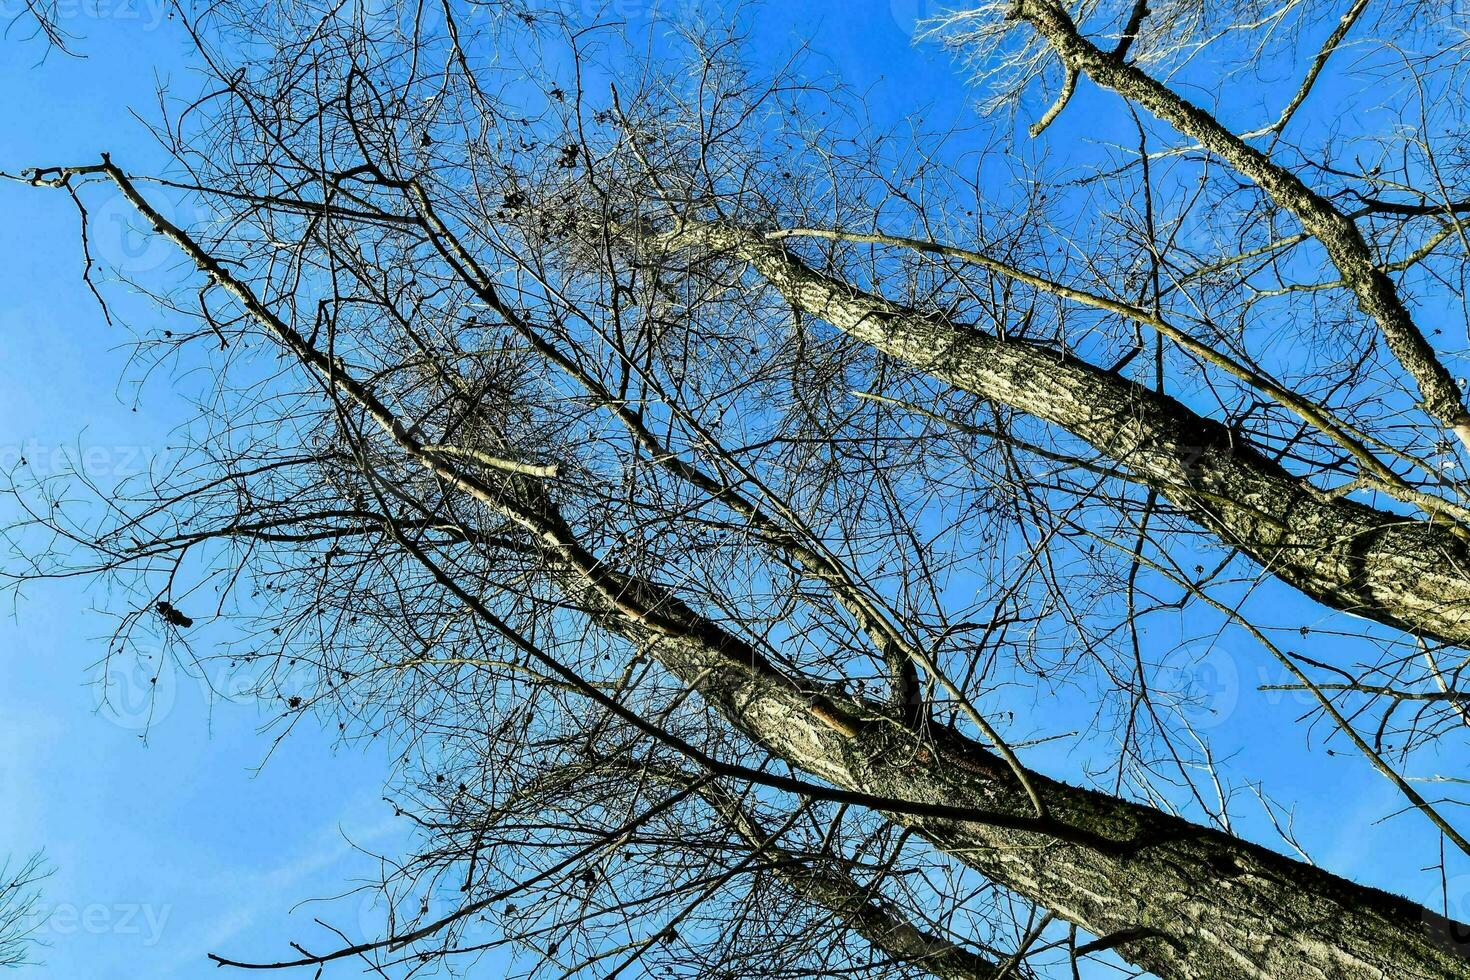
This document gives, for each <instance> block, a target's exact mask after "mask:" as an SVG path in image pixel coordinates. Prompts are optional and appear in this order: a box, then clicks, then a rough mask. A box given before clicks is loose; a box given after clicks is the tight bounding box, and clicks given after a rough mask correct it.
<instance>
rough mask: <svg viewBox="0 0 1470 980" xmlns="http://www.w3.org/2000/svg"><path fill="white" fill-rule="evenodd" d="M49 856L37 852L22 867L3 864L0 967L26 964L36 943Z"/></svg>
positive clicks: (48, 872) (1, 866)
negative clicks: (39, 910)
mask: <svg viewBox="0 0 1470 980" xmlns="http://www.w3.org/2000/svg"><path fill="white" fill-rule="evenodd" d="M50 873H51V872H50V869H49V868H48V867H47V866H46V862H45V859H44V858H42V856H41V855H39V854H33V855H31V856H30V857H29V858H27V859H26V860H25V861H23V862H21V863H20V864H19V866H14V867H13V866H12V864H11V862H10V861H8V860H7V861H5V862H4V863H3V864H0V967H3V966H9V967H16V966H26V965H27V964H29V963H32V962H34V960H33V959H32V958H31V954H32V951H33V950H34V948H35V945H36V937H35V932H36V927H37V925H38V924H39V923H38V922H37V920H36V903H37V902H38V901H40V897H41V896H40V892H39V890H38V888H37V886H38V885H39V884H40V883H41V882H42V881H43V880H44V879H45V878H46V877H47V876H48V875H49V874H50Z"/></svg>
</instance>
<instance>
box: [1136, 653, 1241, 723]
mask: <svg viewBox="0 0 1470 980" xmlns="http://www.w3.org/2000/svg"><path fill="white" fill-rule="evenodd" d="M1149 694H1150V697H1152V698H1153V699H1154V703H1155V704H1160V705H1165V706H1167V707H1169V708H1171V709H1172V710H1173V711H1174V713H1175V714H1176V715H1177V716H1178V717H1179V718H1180V719H1182V720H1183V721H1184V722H1185V723H1186V724H1188V725H1189V726H1190V727H1191V728H1195V729H1208V728H1214V727H1216V726H1218V725H1221V724H1224V723H1225V721H1226V720H1227V719H1229V717H1230V716H1231V715H1232V714H1234V712H1235V707H1236V705H1237V704H1239V702H1240V670H1239V668H1238V667H1236V664H1235V658H1234V657H1232V656H1230V654H1228V653H1227V652H1225V650H1223V649H1222V648H1221V647H1219V646H1218V645H1215V644H1208V645H1206V644H1199V643H1186V644H1184V645H1183V646H1180V647H1177V648H1176V649H1174V650H1173V651H1171V652H1170V653H1169V654H1168V655H1167V656H1165V657H1164V659H1163V661H1162V662H1161V663H1160V664H1159V665H1158V667H1157V669H1155V671H1154V674H1153V677H1152V678H1150V680H1149Z"/></svg>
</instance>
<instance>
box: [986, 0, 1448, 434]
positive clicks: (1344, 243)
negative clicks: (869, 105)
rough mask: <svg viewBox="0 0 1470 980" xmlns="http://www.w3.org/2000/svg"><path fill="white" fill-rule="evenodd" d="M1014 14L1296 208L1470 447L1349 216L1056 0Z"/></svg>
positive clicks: (1427, 348) (1440, 375) (1433, 365)
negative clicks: (1094, 37)
mask: <svg viewBox="0 0 1470 980" xmlns="http://www.w3.org/2000/svg"><path fill="white" fill-rule="evenodd" d="M1012 16H1014V17H1015V18H1016V19H1018V20H1022V21H1024V22H1026V23H1027V24H1029V25H1031V27H1033V28H1034V29H1035V30H1036V32H1037V33H1038V34H1040V35H1041V36H1042V37H1044V38H1046V40H1047V42H1048V43H1049V44H1051V46H1052V48H1053V49H1054V50H1055V51H1056V53H1057V55H1058V56H1059V57H1060V58H1061V59H1062V62H1063V63H1064V64H1065V65H1066V66H1067V70H1068V72H1069V73H1076V72H1080V73H1081V74H1083V75H1085V76H1087V77H1088V78H1090V79H1092V80H1093V81H1094V82H1096V83H1097V84H1099V85H1101V86H1103V87H1105V88H1109V89H1112V90H1113V91H1115V92H1117V93H1118V94H1119V95H1122V96H1124V97H1125V98H1128V99H1132V100H1133V101H1135V102H1137V103H1138V104H1139V105H1142V106H1143V107H1144V108H1146V109H1147V110H1148V111H1149V112H1151V113H1153V114H1154V115H1155V116H1157V117H1158V118H1160V119H1162V120H1164V121H1165V122H1168V123H1169V124H1170V125H1171V126H1173V127H1174V128H1175V129H1177V130H1178V131H1179V132H1181V133H1183V134H1185V135H1186V136H1189V137H1190V138H1192V139H1195V140H1197V141H1198V142H1199V144H1200V145H1201V146H1203V147H1204V148H1205V149H1207V150H1209V151H1210V152H1211V153H1214V154H1216V155H1217V156H1219V157H1220V158H1221V159H1223V160H1225V161H1226V162H1227V163H1229V164H1230V165H1231V166H1232V167H1234V168H1235V169H1236V170H1237V171H1239V172H1240V173H1241V174H1242V175H1243V176H1245V177H1246V178H1247V179H1249V180H1250V181H1252V182H1253V183H1255V184H1256V186H1258V187H1260V188H1261V189H1262V190H1263V191H1265V192H1266V194H1267V195H1268V196H1269V197H1270V198H1271V200H1272V201H1273V202H1275V204H1276V205H1277V206H1279V207H1281V208H1284V209H1285V210H1287V211H1289V212H1290V213H1291V214H1293V215H1294V216H1295V217H1296V219H1297V220H1298V221H1300V222H1301V225H1302V228H1303V229H1305V230H1306V231H1307V232H1308V233H1309V234H1311V235H1312V237H1314V238H1316V239H1317V241H1319V242H1320V243H1321V244H1322V247H1323V249H1324V250H1325V251H1326V252H1327V255H1328V257H1329V258H1330V259H1331V260H1332V264H1333V265H1334V266H1336V267H1337V271H1338V272H1339V273H1340V274H1341V276H1342V281H1343V283H1344V284H1345V285H1346V286H1347V287H1348V288H1349V289H1351V290H1352V292H1353V294H1354V296H1356V298H1357V301H1358V306H1359V308H1360V309H1361V310H1362V311H1363V312H1364V313H1366V314H1367V315H1368V316H1370V317H1372V319H1373V320H1374V322H1375V323H1377V324H1378V328H1379V329H1380V330H1381V331H1382V332H1383V338H1384V340H1385V341H1387V343H1388V347H1389V349H1390V350H1391V351H1393V354H1394V356H1395V357H1396V358H1398V361H1399V363H1400V364H1402V365H1403V367H1404V370H1406V371H1407V372H1408V373H1409V375H1410V376H1411V377H1412V378H1413V379H1414V381H1415V383H1416V384H1417V385H1418V387H1419V394H1420V396H1421V397H1422V398H1423V403H1424V409H1425V411H1426V412H1428V413H1429V414H1430V415H1431V416H1433V417H1434V418H1435V419H1437V420H1438V421H1439V422H1440V423H1441V424H1442V425H1444V426H1445V427H1446V428H1447V429H1450V430H1451V431H1453V432H1454V433H1455V434H1456V435H1457V436H1458V437H1459V438H1460V440H1461V441H1462V442H1464V443H1465V445H1466V446H1467V448H1470V414H1467V413H1466V411H1465V405H1464V402H1463V399H1462V396H1461V394H1460V389H1459V387H1458V386H1457V385H1456V384H1455V379H1454V378H1453V377H1452V376H1451V375H1450V372H1449V370H1448V369H1447V368H1446V367H1445V366H1444V364H1442V363H1441V362H1440V360H1439V356H1438V355H1437V354H1436V352H1435V350H1434V347H1433V346H1432V345H1431V344H1430V343H1429V341H1428V339H1427V338H1426V337H1425V336H1424V332H1423V331H1422V330H1420V329H1419V327H1418V325H1417V324H1415V323H1414V319H1413V317H1412V316H1411V315H1410V313H1409V310H1408V308H1407V307H1406V306H1405V305H1404V302H1403V300H1402V299H1401V298H1400V296H1399V294H1398V290H1397V289H1396V288H1395V287H1394V284H1393V282H1392V281H1391V280H1390V279H1389V278H1388V276H1387V274H1385V273H1384V271H1383V270H1382V269H1380V268H1379V267H1378V264H1377V262H1376V261H1375V259H1374V257H1373V252H1372V250H1371V249H1370V248H1369V247H1368V243H1367V242H1366V241H1365V240H1364V238H1363V235H1362V233H1361V232H1360V231H1359V230H1358V226H1357V224H1356V223H1355V222H1354V221H1353V219H1352V218H1350V217H1348V216H1347V215H1345V214H1343V213H1342V212H1341V211H1339V210H1338V209H1337V208H1336V207H1334V206H1333V205H1332V203H1331V202H1330V201H1328V200H1327V199H1326V198H1324V197H1323V196H1322V195H1320V194H1318V193H1317V192H1315V191H1313V190H1312V189H1311V188H1310V187H1308V186H1307V185H1306V184H1305V183H1303V182H1302V180H1301V179H1300V178H1299V177H1297V176H1296V174H1294V173H1292V172H1291V171H1290V170H1287V169H1286V168H1285V167H1282V166H1281V165H1280V164H1277V163H1276V162H1274V161H1273V160H1272V159H1271V158H1270V157H1268V156H1267V155H1266V154H1265V153H1262V152H1261V151H1260V150H1257V149H1256V148H1255V147H1252V146H1251V145H1250V144H1248V143H1246V142H1245V141H1244V140H1243V139H1241V138H1239V137H1238V136H1236V135H1235V134H1234V133H1232V132H1230V131H1229V130H1228V129H1226V128H1225V127H1224V126H1222V125H1221V124H1220V123H1219V121H1218V120H1216V119H1215V117H1214V116H1212V115H1210V113H1208V112H1206V111H1205V110H1204V109H1201V108H1200V107H1199V106H1196V105H1194V104H1193V103H1191V102H1189V101H1188V100H1186V99H1184V98H1183V97H1181V96H1180V95H1179V94H1178V93H1176V92H1174V91H1173V90H1172V89H1170V88H1169V87H1168V86H1166V85H1164V84H1162V83H1161V82H1159V81H1158V80H1157V79H1154V78H1152V77H1150V76H1149V75H1147V74H1146V73H1144V72H1143V71H1141V70H1140V69H1138V68H1137V67H1135V66H1133V65H1130V64H1128V63H1127V62H1126V61H1125V60H1124V59H1123V58H1120V57H1117V56H1116V55H1115V54H1113V53H1112V52H1108V51H1104V50H1103V49H1101V48H1099V47H1098V46H1097V45H1095V44H1093V43H1092V42H1091V41H1089V40H1088V39H1086V38H1085V37H1083V36H1082V35H1081V34H1080V33H1079V32H1078V30H1077V27H1076V25H1075V24H1074V23H1073V21H1072V18H1071V16H1070V15H1068V13H1067V10H1066V8H1065V7H1063V6H1062V5H1061V4H1060V3H1057V2H1056V0H1018V2H1017V3H1016V4H1015V6H1014V7H1013V8H1012Z"/></svg>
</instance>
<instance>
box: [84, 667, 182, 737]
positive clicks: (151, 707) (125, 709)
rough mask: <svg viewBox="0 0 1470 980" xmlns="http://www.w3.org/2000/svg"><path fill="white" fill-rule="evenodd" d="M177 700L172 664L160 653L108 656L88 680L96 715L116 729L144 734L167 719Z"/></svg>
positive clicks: (176, 683)
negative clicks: (89, 680) (90, 683)
mask: <svg viewBox="0 0 1470 980" xmlns="http://www.w3.org/2000/svg"><path fill="white" fill-rule="evenodd" d="M177 697H178V678H177V677H176V676H175V674H174V666H173V663H172V661H170V660H169V659H168V658H167V657H165V656H164V655H163V654H162V653H154V654H138V655H136V656H124V655H122V654H114V655H112V656H109V657H108V658H107V659H106V660H105V661H103V662H102V663H101V664H99V665H98V667H97V672H96V673H95V674H94V675H93V678H92V703H93V704H94V705H95V706H96V708H97V714H99V715H100V716H102V717H103V718H106V719H107V720H108V721H110V722H112V723H113V724H114V725H116V726H117V727H119V728H123V729H127V730H128V731H133V732H143V731H147V730H148V729H149V728H151V727H152V726H154V725H156V724H158V723H159V722H160V721H162V720H163V719H164V718H166V717H168V714H169V712H170V711H172V710H173V706H174V701H175V700H176V699H177Z"/></svg>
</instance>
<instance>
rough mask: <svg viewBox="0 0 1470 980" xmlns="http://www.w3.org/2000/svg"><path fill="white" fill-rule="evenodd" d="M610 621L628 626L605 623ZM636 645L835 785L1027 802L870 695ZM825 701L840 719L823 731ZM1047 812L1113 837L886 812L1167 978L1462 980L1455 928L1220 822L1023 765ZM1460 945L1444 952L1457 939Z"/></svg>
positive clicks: (664, 642) (985, 758) (672, 646)
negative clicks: (817, 698) (816, 707)
mask: <svg viewBox="0 0 1470 980" xmlns="http://www.w3.org/2000/svg"><path fill="white" fill-rule="evenodd" d="M622 628H623V629H624V630H625V631H627V632H629V633H630V634H631V633H635V632H636V630H635V629H633V628H631V627H629V626H626V625H625V626H623V627H622ZM645 642H646V643H647V644H648V646H649V648H650V649H651V650H652V651H653V652H654V653H656V655H657V656H658V657H659V658H660V659H661V660H662V661H663V663H665V664H666V665H667V666H668V667H669V668H670V669H671V670H673V671H674V673H676V674H677V675H678V676H679V677H680V678H681V679H683V680H684V681H685V682H686V683H689V684H691V685H692V686H694V687H695V688H696V689H697V690H698V691H700V692H701V693H702V694H703V696H704V697H705V699H706V700H707V701H709V702H710V703H711V704H713V705H714V706H715V707H717V708H718V709H719V710H721V711H722V712H723V713H724V714H725V715H726V716H727V717H728V718H729V719H730V720H731V721H732V722H734V723H735V724H736V725H737V726H738V727H740V728H741V729H743V730H744V731H745V732H747V733H748V734H750V735H751V736H752V737H753V738H755V739H756V740H758V741H760V742H761V743H762V744H764V745H765V746H766V747H767V748H769V749H770V750H771V751H772V752H774V753H775V754H776V755H778V756H780V757H781V758H783V759H785V760H787V761H788V762H790V763H792V764H793V765H795V766H797V767H799V768H801V769H803V770H805V771H806V772H809V773H812V774H814V775H816V776H819V777H821V778H823V779H825V780H827V781H829V782H831V783H833V784H834V785H837V786H841V787H845V788H848V789H851V790H854V791H858V792H863V793H871V794H875V795H879V796H885V797H891V798H897V799H904V800H914V801H920V802H930V801H943V802H945V803H950V804H956V805H960V806H973V807H975V808H977V809H979V810H999V811H1002V812H1007V813H1013V814H1015V815H1016V816H1018V817H1026V816H1029V815H1030V814H1031V810H1030V803H1029V800H1028V799H1027V796H1026V794H1025V792H1024V790H1023V789H1022V788H1021V786H1020V785H1019V783H1018V781H1017V780H1016V777H1015V776H1014V775H1013V774H1012V773H1011V771H1010V769H1009V768H1008V767H1007V766H1006V764H1005V763H1004V762H1003V761H1002V760H1000V759H999V758H997V757H995V756H994V755H992V754H990V753H989V752H987V751H986V750H985V749H984V748H983V747H981V746H979V745H978V744H976V743H974V742H972V741H970V740H968V739H966V738H964V737H961V736H958V735H955V734H953V733H950V732H948V731H944V730H940V731H937V732H935V733H931V737H929V738H922V737H920V736H917V735H915V734H914V733H913V732H911V731H909V730H907V729H906V728H904V727H903V726H902V725H901V724H899V723H898V722H897V721H896V720H895V719H894V718H893V716H892V715H890V714H886V713H884V712H883V711H882V710H881V709H879V708H878V707H877V706H876V705H871V704H861V703H858V702H850V701H844V700H842V699H839V698H836V697H835V696H834V697H830V698H828V699H827V703H826V707H825V708H824V710H823V711H822V712H813V711H812V710H811V700H812V699H811V695H810V693H803V692H802V691H801V690H799V689H798V688H797V687H796V686H795V685H793V684H791V683H789V682H787V681H784V680H783V679H780V678H778V677H776V676H773V675H770V674H766V673H763V672H760V671H756V670H751V669H748V668H745V667H742V666H740V665H738V664H737V663H736V662H735V661H734V659H733V658H732V657H730V656H729V654H730V653H731V652H733V650H734V649H735V648H736V647H734V646H731V647H726V648H724V649H720V650H716V649H712V648H711V647H710V646H708V645H706V644H704V643H700V642H695V641H680V640H676V639H673V638H671V637H669V636H667V635H665V636H661V637H657V638H651V637H645ZM833 713H836V714H838V715H840V716H841V717H842V718H843V719H844V724H842V725H841V726H838V727H834V726H833V725H832V724H830V723H829V721H828V720H827V719H828V718H829V717H830V716H831V715H832V714H833ZM1030 778H1031V780H1033V781H1034V783H1035V785H1037V786H1038V787H1039V788H1040V791H1041V793H1042V795H1043V796H1044V798H1045V800H1046V803H1047V808H1048V811H1049V812H1050V813H1052V814H1053V815H1054V816H1055V817H1056V818H1058V819H1059V820H1061V821H1063V822H1065V823H1066V824H1067V825H1069V826H1072V827H1076V828H1084V829H1086V830H1088V831H1091V832H1095V833H1098V834H1101V835H1104V836H1106V837H1107V838H1109V839H1111V840H1112V841H1114V842H1116V846H1115V847H1109V846H1092V845H1087V844H1082V843H1073V842H1067V841H1061V840H1057V839H1056V838H1055V837H1054V836H1052V835H1048V834H1045V833H1037V832H1031V831H1026V830H1021V829H1012V828H1002V827H998V826H995V825H994V824H990V823H982V822H971V821H965V820H958V819H948V818H944V819H941V818H934V817H927V816H915V815H912V814H906V813H901V812H895V813H891V814H890V816H891V817H892V819H894V820H896V821H898V822H900V823H902V824H904V825H906V826H909V827H913V828H914V829H916V830H917V831H919V832H920V833H921V834H923V835H924V836H925V837H926V838H927V839H928V840H930V841H931V842H932V843H933V844H934V846H936V847H938V848H940V849H941V850H943V851H946V852H947V853H949V854H950V855H952V856H953V857H954V858H955V859H956V860H958V861H960V862H963V863H964V864H967V865H969V866H970V867H972V868H975V869H976V870H977V871H980V872H982V873H983V874H985V875H986V876H987V877H989V878H990V879H992V880H994V881H996V882H998V883H1000V884H1002V885H1005V886H1006V887H1008V888H1011V889H1013V890H1015V891H1016V892H1018V893H1019V894H1021V895H1024V896H1026V897H1027V898H1029V899H1031V900H1033V901H1035V902H1037V903H1039V904H1040V905H1042V906H1043V907H1045V908H1048V909H1050V910H1052V911H1054V912H1055V913H1056V914H1057V915H1058V916H1060V917H1061V918H1063V919H1065V920H1067V921H1069V922H1072V923H1075V924H1077V925H1078V926H1080V927H1082V928H1083V929H1086V930H1088V931H1089V932H1091V933H1093V934H1095V935H1097V936H1100V937H1112V938H1114V939H1116V940H1117V944H1116V946H1115V949H1116V950H1117V952H1118V954H1119V955H1121V956H1122V957H1123V958H1124V959H1125V960H1127V961H1128V962H1130V963H1133V964H1134V965H1136V966H1139V967H1142V968H1144V969H1146V970H1149V971H1151V972H1153V973H1155V974H1157V975H1158V976H1160V977H1164V978H1166V980H1175V978H1177V980H1246V978H1250V980H1264V978H1273V980H1296V978H1312V980H1327V978H1332V980H1369V978H1372V980H1385V978H1389V977H1392V978H1395V980H1410V978H1429V977H1433V978H1452V977H1453V978H1462V977H1465V976H1470V959H1467V958H1466V957H1465V956H1464V955H1463V953H1462V952H1460V951H1458V950H1462V949H1464V948H1466V947H1465V946H1464V945H1463V944H1464V943H1465V941H1466V940H1467V939H1470V932H1467V929H1466V927H1464V926H1459V925H1457V924H1454V923H1447V922H1445V921H1444V920H1442V919H1438V918H1437V917H1435V916H1434V915H1433V914H1432V913H1429V912H1427V911H1426V910H1424V909H1422V908H1420V907H1419V906H1416V905H1414V904H1413V903H1411V902H1408V901H1405V900H1404V899H1402V898H1398V897H1395V896H1392V895H1389V894H1387V893H1384V892H1380V891H1377V890H1375V889H1372V888H1365V887H1363V886H1361V885H1357V884H1354V883H1352V882H1349V881H1346V880H1344V879H1342V878H1339V877H1337V876H1336V875H1333V874H1331V873H1330V872H1327V871H1324V870H1322V869H1320V868H1316V867H1313V866H1311V865H1307V864H1304V863H1301V862H1299V861H1294V860H1291V859H1289V858H1286V857H1284V856H1282V855H1280V854H1277V853H1275V852H1272V851H1269V850H1266V849H1265V848H1261V847H1257V846H1255V845H1252V844H1249V843H1246V842H1244V841H1241V840H1239V839H1237V838H1234V837H1231V836H1229V835H1226V834H1223V833H1219V832H1217V831H1214V830H1209V829H1207V828H1203V827H1198V826H1195V825H1193V824H1190V823H1188V822H1186V821H1183V820H1180V819H1177V818H1174V817H1171V816H1169V815H1167V814H1164V813H1161V812H1159V811H1157V810H1154V809H1152V808H1149V807H1145V806H1140V805H1138V804H1134V803H1130V802H1127V801H1124V800H1120V799H1117V798H1115V797H1111V796H1107V795H1104V794H1101V793H1095V792H1092V791H1089V790H1085V789H1079V788H1076V787H1073V786H1069V785H1067V784H1065V783H1061V782H1057V781H1055V780H1050V779H1047V778H1045V777H1043V776H1041V775H1040V774H1038V773H1032V774H1030ZM1457 940H1458V941H1459V943H1460V944H1461V945H1460V946H1459V947H1458V949H1457V946H1456V941H1457Z"/></svg>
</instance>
